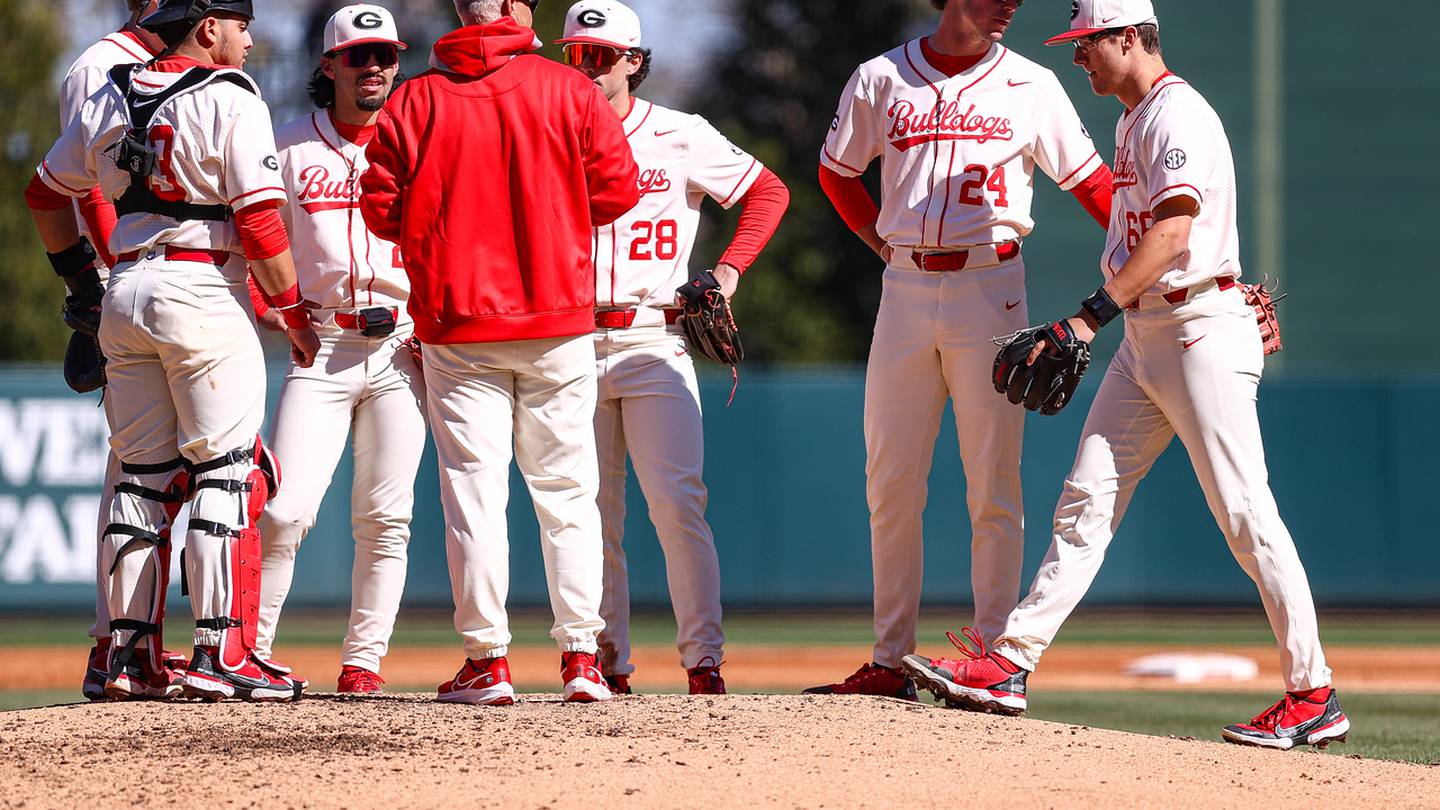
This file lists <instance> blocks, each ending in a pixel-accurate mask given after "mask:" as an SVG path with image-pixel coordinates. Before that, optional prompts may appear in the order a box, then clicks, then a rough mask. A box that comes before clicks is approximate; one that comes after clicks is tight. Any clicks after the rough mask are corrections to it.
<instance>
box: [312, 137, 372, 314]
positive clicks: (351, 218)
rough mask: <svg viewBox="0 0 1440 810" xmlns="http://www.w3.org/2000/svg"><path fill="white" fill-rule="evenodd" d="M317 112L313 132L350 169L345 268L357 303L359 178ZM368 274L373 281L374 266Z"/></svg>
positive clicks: (352, 163)
mask: <svg viewBox="0 0 1440 810" xmlns="http://www.w3.org/2000/svg"><path fill="white" fill-rule="evenodd" d="M319 114H320V111H319V110H316V111H315V112H313V113H310V126H311V127H312V128H313V129H314V130H315V134H316V135H318V136H320V140H321V142H323V143H324V144H325V146H326V147H328V148H329V149H330V151H331V152H334V153H335V154H336V155H337V156H338V157H339V158H340V159H341V160H343V161H345V168H347V169H349V170H350V173H349V175H348V176H346V178H345V188H346V191H347V193H349V194H350V195H351V197H350V200H348V201H347V203H348V204H347V205H346V206H345V209H346V211H347V212H348V213H347V214H346V216H345V249H346V250H347V251H349V254H350V266H349V267H348V268H347V269H348V270H349V276H350V278H349V281H350V303H351V304H358V303H359V301H358V300H357V298H356V296H355V275H356V270H357V269H358V267H357V262H356V261H355V211H354V209H355V207H356V204H357V201H356V200H355V196H354V195H355V192H356V191H357V190H358V189H357V188H356V186H357V185H358V184H359V182H360V180H359V178H358V177H356V176H355V162H354V161H352V160H351V159H350V158H348V157H346V156H345V153H344V152H342V151H340V146H339V145H338V144H333V143H331V142H330V139H329V138H327V137H325V133H324V132H321V131H320V119H319V118H316V116H317V115H319ZM325 114H326V115H327V116H330V123H332V124H334V123H336V122H335V117H334V116H333V115H331V114H330V113H329V112H328V111H327V112H326V113H325ZM335 131H336V132H340V129H339V128H338V127H337V128H336V129H335ZM371 134H372V136H373V134H374V131H373V130H372V131H371ZM341 135H342V137H343V133H341ZM301 207H302V208H303V207H304V206H301ZM306 210H309V209H306ZM365 244H366V248H367V250H368V248H369V244H370V239H369V237H368V236H367V237H366V239H365ZM367 259H368V256H367ZM370 275H371V276H372V278H371V281H372V282H373V281H374V278H373V276H374V275H375V268H373V267H372V268H370ZM371 303H374V298H373V296H372V297H371Z"/></svg>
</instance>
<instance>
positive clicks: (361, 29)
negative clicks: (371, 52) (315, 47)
mask: <svg viewBox="0 0 1440 810" xmlns="http://www.w3.org/2000/svg"><path fill="white" fill-rule="evenodd" d="M369 42H384V43H386V44H389V45H394V46H395V47H397V48H399V49H400V50H402V51H403V50H405V43H403V42H401V41H400V34H399V32H398V31H396V29H395V17H394V16H392V15H391V14H390V12H389V11H387V10H386V9H384V8H381V7H380V6H372V5H369V4H367V3H357V4H356V5H353V6H346V7H344V8H342V9H340V10H339V11H337V12H335V14H334V15H333V16H331V17H330V20H329V21H328V22H326V23H325V53H327V54H330V53H335V52H336V51H339V50H343V49H345V48H349V47H350V46H352V45H364V44H366V43H369Z"/></svg>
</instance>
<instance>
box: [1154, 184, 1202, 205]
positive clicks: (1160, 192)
mask: <svg viewBox="0 0 1440 810" xmlns="http://www.w3.org/2000/svg"><path fill="white" fill-rule="evenodd" d="M1177 188H1188V189H1190V190H1192V191H1194V192H1195V193H1196V194H1199V195H1200V200H1199V201H1200V202H1201V203H1204V202H1205V195H1204V194H1201V193H1200V189H1198V188H1195V187H1194V186H1192V185H1190V184H1189V183H1176V184H1175V185H1173V186H1166V187H1165V188H1162V189H1160V190H1159V191H1157V192H1155V193H1154V194H1153V195H1151V197H1150V204H1151V205H1154V204H1155V198H1156V197H1159V196H1160V195H1161V194H1164V193H1165V192H1167V191H1171V190H1174V189H1177Z"/></svg>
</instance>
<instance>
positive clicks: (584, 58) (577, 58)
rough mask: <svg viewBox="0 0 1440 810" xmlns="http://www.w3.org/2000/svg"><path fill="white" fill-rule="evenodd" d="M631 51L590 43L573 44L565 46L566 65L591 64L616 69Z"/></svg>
mask: <svg viewBox="0 0 1440 810" xmlns="http://www.w3.org/2000/svg"><path fill="white" fill-rule="evenodd" d="M629 53H630V51H628V50H626V49H624V48H616V47H612V46H610V45H595V44H592V43H589V42H572V43H570V44H569V45H566V46H565V64H567V65H569V66H570V67H580V66H581V65H583V64H585V63H586V62H589V63H590V64H592V65H595V66H596V67H600V68H607V69H608V68H612V67H615V63H616V62H619V61H620V60H621V59H622V58H623V57H625V56H627V55H629Z"/></svg>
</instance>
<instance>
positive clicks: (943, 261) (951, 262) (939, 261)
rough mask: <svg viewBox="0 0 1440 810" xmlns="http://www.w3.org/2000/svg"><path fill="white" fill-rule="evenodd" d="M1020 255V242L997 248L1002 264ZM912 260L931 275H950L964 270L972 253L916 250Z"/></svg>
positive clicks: (1013, 240)
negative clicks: (922, 251)
mask: <svg viewBox="0 0 1440 810" xmlns="http://www.w3.org/2000/svg"><path fill="white" fill-rule="evenodd" d="M1019 255H1020V242H1019V240H1015V239H1012V240H1010V241H1009V242H1003V243H1001V244H1000V245H999V246H997V247H996V248H995V258H997V259H999V260H1000V261H1002V262H1008V261H1010V260H1011V259H1013V258H1015V257H1016V256H1019ZM910 260H911V261H913V262H915V266H916V267H918V268H920V269H921V270H926V271H929V272H931V273H949V272H953V271H955V270H964V269H965V265H966V264H968V263H969V261H970V251H968V250H955V251H951V252H949V253H921V252H920V251H918V250H916V251H913V252H911V254H910Z"/></svg>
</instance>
